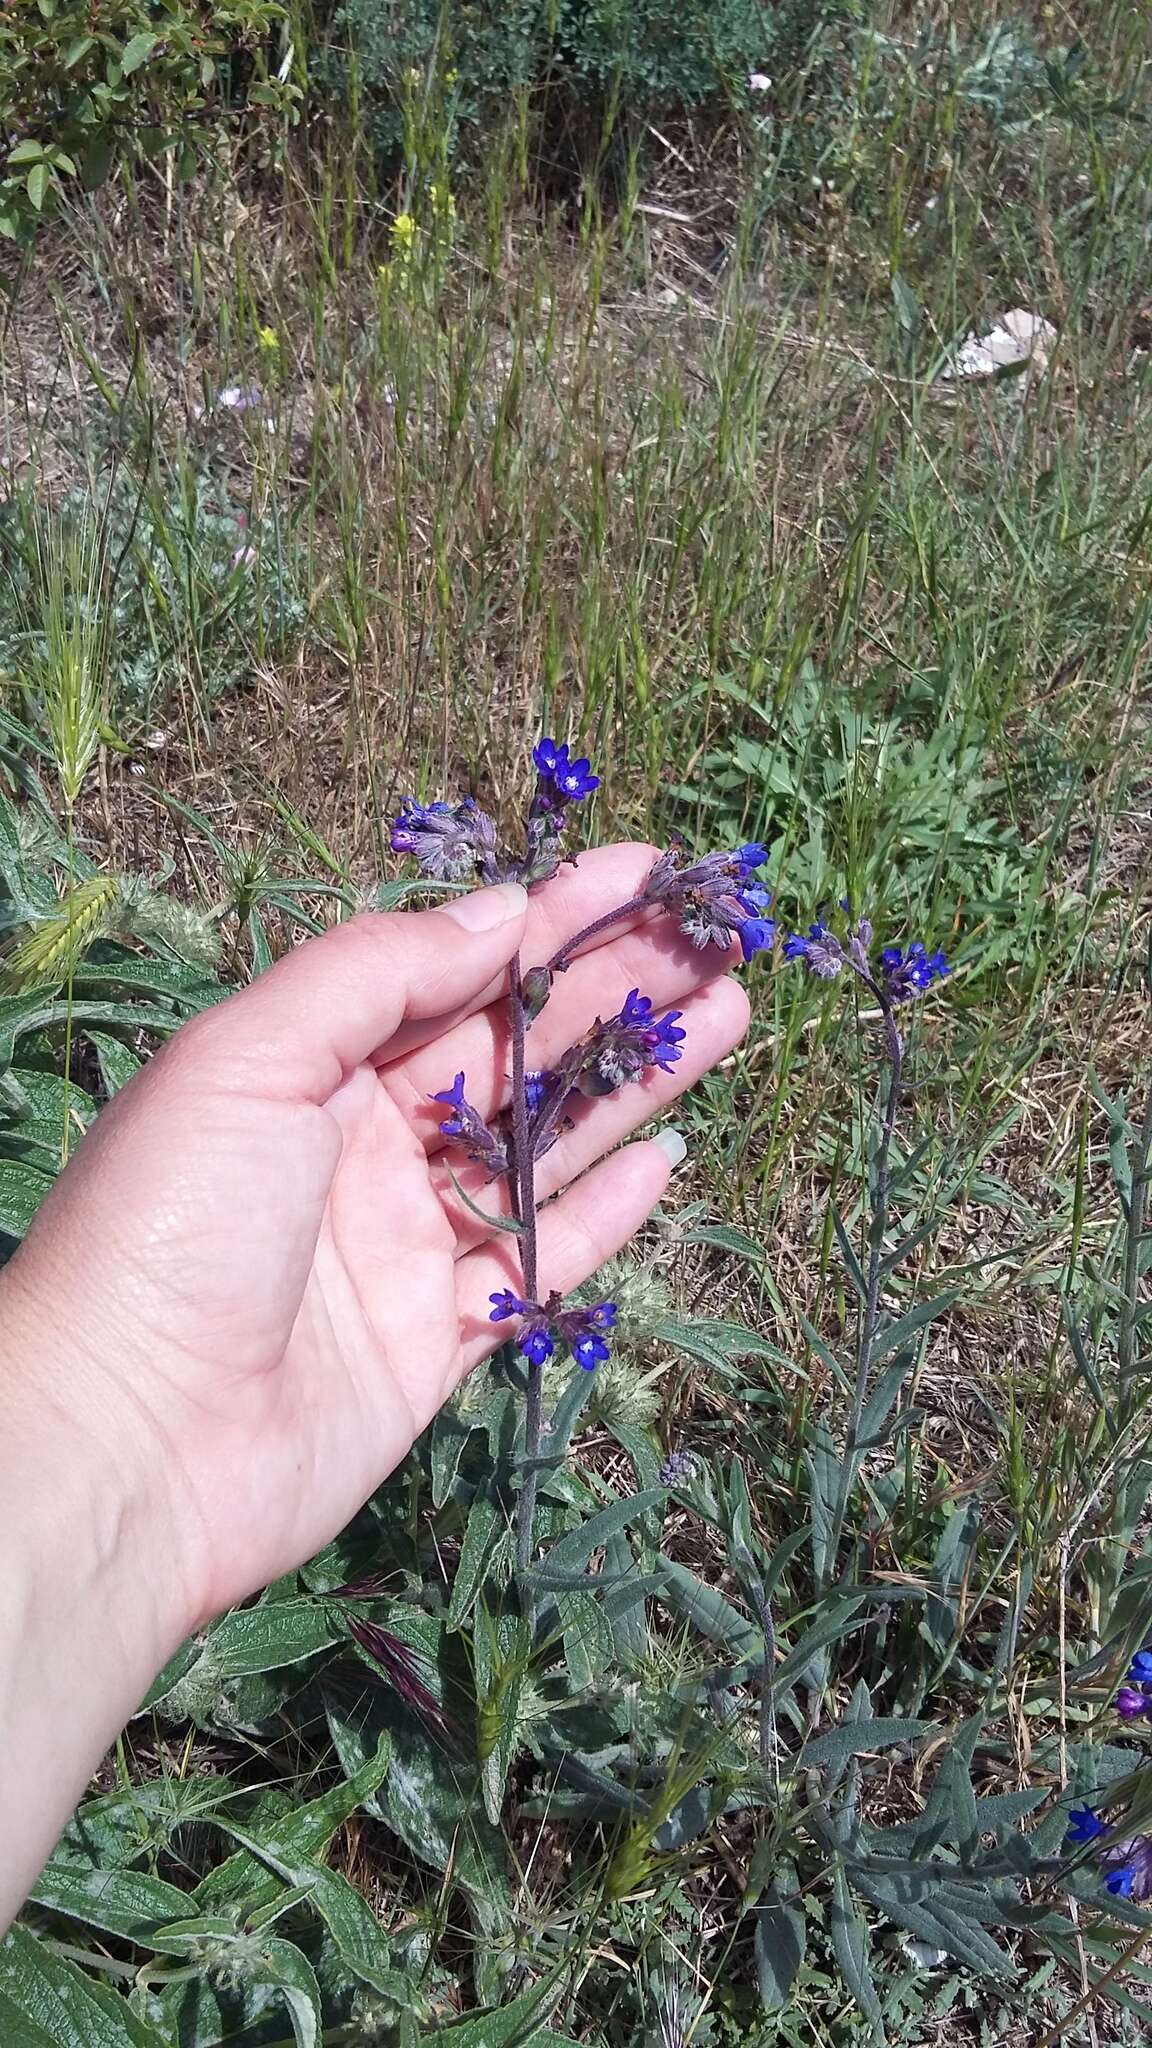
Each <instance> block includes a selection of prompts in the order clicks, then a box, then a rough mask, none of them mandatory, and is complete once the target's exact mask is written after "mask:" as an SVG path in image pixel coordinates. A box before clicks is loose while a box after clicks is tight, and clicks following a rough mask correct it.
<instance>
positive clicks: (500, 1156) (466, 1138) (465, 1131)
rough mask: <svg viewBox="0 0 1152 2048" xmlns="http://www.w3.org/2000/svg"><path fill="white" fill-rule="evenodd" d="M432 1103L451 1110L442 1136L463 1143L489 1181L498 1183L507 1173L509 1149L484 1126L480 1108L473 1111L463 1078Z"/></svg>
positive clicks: (454, 1082) (470, 1157)
mask: <svg viewBox="0 0 1152 2048" xmlns="http://www.w3.org/2000/svg"><path fill="white" fill-rule="evenodd" d="M432 1100H433V1102H442V1103H444V1104H445V1105H446V1106H447V1107H448V1109H450V1110H451V1115H450V1116H446V1117H445V1118H444V1120H443V1122H442V1124H441V1125H440V1135H441V1137H444V1138H453V1139H455V1140H456V1141H457V1142H458V1143H460V1144H462V1145H463V1146H464V1148H465V1150H466V1151H467V1154H468V1157H469V1159H474V1160H475V1161H476V1162H477V1164H478V1165H480V1166H484V1167H487V1169H488V1178H489V1180H499V1179H500V1178H501V1176H502V1175H503V1174H506V1173H507V1171H508V1149H507V1146H506V1145H505V1144H504V1142H503V1140H502V1139H501V1138H499V1137H497V1135H496V1132H495V1131H493V1130H491V1129H490V1128H489V1126H488V1125H487V1124H486V1123H485V1121H484V1119H483V1117H482V1116H481V1114H480V1112H479V1110H478V1109H474V1108H473V1107H472V1104H471V1103H470V1102H469V1100H468V1098H467V1096H466V1095H465V1093H464V1076H463V1074H457V1076H456V1079H455V1080H454V1081H453V1083H452V1086H451V1087H450V1088H441V1090H440V1091H439V1093H438V1094H436V1095H434V1096H433V1097H432Z"/></svg>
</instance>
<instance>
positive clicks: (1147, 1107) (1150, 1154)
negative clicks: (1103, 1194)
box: [1116, 1079, 1152, 1406]
mask: <svg viewBox="0 0 1152 2048" xmlns="http://www.w3.org/2000/svg"><path fill="white" fill-rule="evenodd" d="M1129 1156H1130V1159H1131V1163H1132V1192H1131V1194H1130V1196H1129V1198H1128V1228H1127V1235H1126V1243H1125V1246H1124V1284H1123V1295H1124V1299H1123V1302H1122V1304H1121V1307H1120V1316H1119V1326H1118V1328H1117V1332H1116V1367H1117V1375H1118V1379H1119V1393H1120V1401H1121V1405H1122V1406H1123V1404H1124V1403H1125V1401H1126V1399H1127V1395H1128V1390H1129V1387H1130V1385H1131V1379H1132V1372H1133V1368H1134V1366H1135V1362H1136V1318H1137V1316H1138V1314H1139V1312H1140V1265H1141V1254H1142V1252H1143V1250H1144V1246H1143V1244H1142V1242H1141V1240H1142V1238H1143V1236H1144V1218H1145V1215H1146V1213H1147V1208H1148V1182H1149V1180H1150V1179H1152V1173H1150V1171H1149V1161H1150V1159H1152V1079H1150V1080H1149V1083H1148V1094H1147V1099H1146V1101H1145V1104H1144V1121H1143V1123H1142V1124H1141V1126H1140V1135H1139V1137H1138V1138H1137V1140H1136V1143H1135V1144H1134V1146H1133V1147H1132V1151H1131V1153H1130V1155H1129Z"/></svg>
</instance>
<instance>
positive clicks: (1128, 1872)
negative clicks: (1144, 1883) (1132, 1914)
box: [1104, 1863, 1136, 1899]
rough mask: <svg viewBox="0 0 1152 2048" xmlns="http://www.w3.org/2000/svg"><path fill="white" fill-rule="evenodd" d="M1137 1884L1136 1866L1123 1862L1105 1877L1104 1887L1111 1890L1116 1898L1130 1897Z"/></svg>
mask: <svg viewBox="0 0 1152 2048" xmlns="http://www.w3.org/2000/svg"><path fill="white" fill-rule="evenodd" d="M1135 1884H1136V1867H1135V1865H1134V1864H1132V1863H1121V1864H1120V1865H1119V1866H1118V1867H1117V1869H1115V1870H1110V1871H1109V1873H1108V1875H1107V1877H1106V1878H1105V1879H1104V1889H1105V1891H1108V1892H1111V1894H1112V1897H1113V1898H1114V1899H1130V1898H1131V1897H1132V1892H1133V1889H1134V1887H1135Z"/></svg>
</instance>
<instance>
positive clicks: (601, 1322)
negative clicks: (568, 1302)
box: [556, 1301, 616, 1372]
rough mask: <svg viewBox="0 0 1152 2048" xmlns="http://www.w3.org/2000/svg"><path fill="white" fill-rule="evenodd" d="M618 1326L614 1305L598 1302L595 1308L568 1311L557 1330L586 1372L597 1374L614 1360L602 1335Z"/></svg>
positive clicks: (564, 1312) (559, 1321)
mask: <svg viewBox="0 0 1152 2048" xmlns="http://www.w3.org/2000/svg"><path fill="white" fill-rule="evenodd" d="M615 1322H616V1304H615V1302H614V1301H601V1302H598V1303H597V1305H596V1307H595V1308H570V1309H565V1310H564V1311H563V1312H562V1313H561V1314H560V1315H558V1316H557V1318H556V1324H557V1328H558V1329H559V1331H560V1333H561V1335H562V1336H563V1338H564V1340H565V1342H566V1343H567V1345H568V1348H569V1350H570V1351H571V1353H572V1356H573V1358H574V1359H575V1360H576V1363H577V1365H578V1366H580V1367H581V1368H582V1370H583V1371H584V1372H595V1370H596V1367H597V1366H598V1365H603V1363H604V1361H605V1359H607V1358H609V1357H611V1352H610V1351H609V1348H608V1345H607V1344H606V1343H605V1341H604V1337H603V1334H602V1333H603V1331H605V1330H611V1329H612V1328H613V1327H614V1326H615Z"/></svg>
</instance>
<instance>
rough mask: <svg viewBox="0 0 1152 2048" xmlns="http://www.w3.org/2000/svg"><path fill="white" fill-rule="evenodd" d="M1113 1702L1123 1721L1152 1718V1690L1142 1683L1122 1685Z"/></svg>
mask: <svg viewBox="0 0 1152 2048" xmlns="http://www.w3.org/2000/svg"><path fill="white" fill-rule="evenodd" d="M1112 1704H1113V1706H1114V1707H1115V1709H1116V1712H1117V1713H1118V1714H1119V1716H1120V1719H1121V1720H1122V1721H1139V1720H1142V1719H1143V1718H1144V1716H1145V1715H1147V1716H1148V1717H1149V1718H1152V1691H1149V1690H1147V1689H1146V1688H1145V1687H1144V1686H1142V1685H1122V1686H1121V1687H1120V1690H1119V1692H1118V1693H1117V1695H1116V1697H1115V1699H1114V1700H1113V1702H1112Z"/></svg>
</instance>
